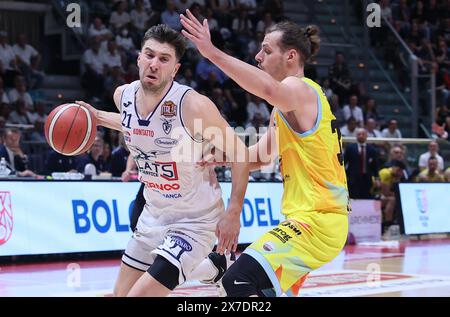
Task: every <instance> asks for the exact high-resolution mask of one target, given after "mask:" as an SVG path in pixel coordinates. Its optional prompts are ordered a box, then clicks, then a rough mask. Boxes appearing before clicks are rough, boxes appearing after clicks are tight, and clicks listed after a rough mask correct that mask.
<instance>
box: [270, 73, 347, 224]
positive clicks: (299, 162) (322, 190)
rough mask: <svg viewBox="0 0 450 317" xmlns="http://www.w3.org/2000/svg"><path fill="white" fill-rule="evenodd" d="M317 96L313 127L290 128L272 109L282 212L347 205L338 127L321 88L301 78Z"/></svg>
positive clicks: (337, 209)
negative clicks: (305, 129)
mask: <svg viewBox="0 0 450 317" xmlns="http://www.w3.org/2000/svg"><path fill="white" fill-rule="evenodd" d="M300 80H302V81H303V82H304V83H305V84H307V85H308V86H309V87H310V88H311V89H313V90H314V92H315V93H316V95H317V97H318V114H317V120H316V123H315V125H314V127H313V128H312V129H311V130H309V131H306V132H304V133H298V132H296V131H294V130H293V129H292V128H291V126H290V125H289V123H288V121H287V120H286V118H285V117H284V115H283V113H282V112H281V111H279V110H277V111H275V116H274V119H275V125H276V126H277V129H276V130H277V141H278V153H279V155H280V169H281V173H282V176H283V182H284V193H283V199H282V213H283V214H284V215H285V216H286V217H289V215H291V214H293V213H297V212H308V211H322V212H335V213H345V214H346V213H347V212H348V211H349V209H350V206H349V198H348V191H347V179H346V176H345V169H344V164H343V163H344V162H343V155H342V141H341V134H340V131H339V127H338V126H337V121H336V118H335V116H334V115H333V113H332V112H331V109H330V105H329V104H328V100H327V98H326V96H325V94H324V93H323V91H322V88H321V87H320V86H319V85H318V84H317V83H315V82H314V81H312V80H311V79H308V78H304V77H303V78H301V79H300Z"/></svg>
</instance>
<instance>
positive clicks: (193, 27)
mask: <svg viewBox="0 0 450 317" xmlns="http://www.w3.org/2000/svg"><path fill="white" fill-rule="evenodd" d="M180 19H181V24H182V25H183V27H184V28H185V30H182V31H181V33H182V34H183V35H184V36H185V37H186V38H188V39H190V40H191V41H192V42H193V43H194V44H195V46H196V47H197V49H198V50H199V52H200V54H202V55H203V56H204V57H206V58H208V54H210V53H211V52H212V51H213V49H214V48H215V47H214V45H213V44H212V42H211V34H210V33H209V25H208V20H206V19H204V20H203V24H202V23H200V22H199V21H198V20H197V18H196V17H195V16H194V15H193V14H192V12H191V11H189V9H187V10H186V15H183V14H180Z"/></svg>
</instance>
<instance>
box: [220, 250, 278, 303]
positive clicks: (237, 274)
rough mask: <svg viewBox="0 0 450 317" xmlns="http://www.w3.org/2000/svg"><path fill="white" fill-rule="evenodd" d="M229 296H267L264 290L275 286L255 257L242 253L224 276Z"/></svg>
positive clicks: (223, 279)
mask: <svg viewBox="0 0 450 317" xmlns="http://www.w3.org/2000/svg"><path fill="white" fill-rule="evenodd" d="M222 285H223V287H224V289H225V291H226V293H227V296H228V297H248V296H251V295H258V296H262V297H264V296H265V293H263V292H262V290H265V289H270V288H273V286H272V282H271V281H270V279H269V277H268V276H267V273H266V272H265V271H264V269H263V267H262V266H261V264H259V263H258V261H256V260H255V259H254V258H253V257H251V256H250V255H247V254H242V255H241V256H240V257H239V258H238V259H237V261H236V262H235V263H234V264H233V265H232V266H230V268H229V269H228V270H227V272H226V273H225V275H224V276H223V278H222Z"/></svg>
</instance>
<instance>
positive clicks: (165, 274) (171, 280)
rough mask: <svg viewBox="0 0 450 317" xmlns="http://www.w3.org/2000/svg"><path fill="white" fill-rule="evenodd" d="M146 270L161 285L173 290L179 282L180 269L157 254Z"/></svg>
mask: <svg viewBox="0 0 450 317" xmlns="http://www.w3.org/2000/svg"><path fill="white" fill-rule="evenodd" d="M147 272H148V273H149V274H150V275H151V276H152V277H153V278H154V279H155V280H157V281H158V282H160V283H161V284H162V285H164V286H165V287H167V288H168V289H170V290H174V289H175V287H177V286H178V284H179V279H178V277H179V275H180V271H179V270H178V268H177V267H176V266H175V265H173V264H172V263H170V262H169V260H167V259H166V258H164V257H162V256H160V255H157V256H156V259H155V261H154V262H153V264H152V265H151V266H150V267H149V268H148V270H147Z"/></svg>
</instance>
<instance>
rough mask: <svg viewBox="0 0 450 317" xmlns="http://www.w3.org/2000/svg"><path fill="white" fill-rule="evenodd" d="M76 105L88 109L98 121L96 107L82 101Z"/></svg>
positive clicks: (78, 101)
mask: <svg viewBox="0 0 450 317" xmlns="http://www.w3.org/2000/svg"><path fill="white" fill-rule="evenodd" d="M75 103H76V104H77V105H80V106H83V107H85V108H88V110H89V111H90V112H92V113H93V114H94V116H95V117H96V118H97V119H98V110H97V109H95V108H94V107H92V106H91V105H90V104H88V103H87V102H84V101H80V100H76V101H75Z"/></svg>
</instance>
